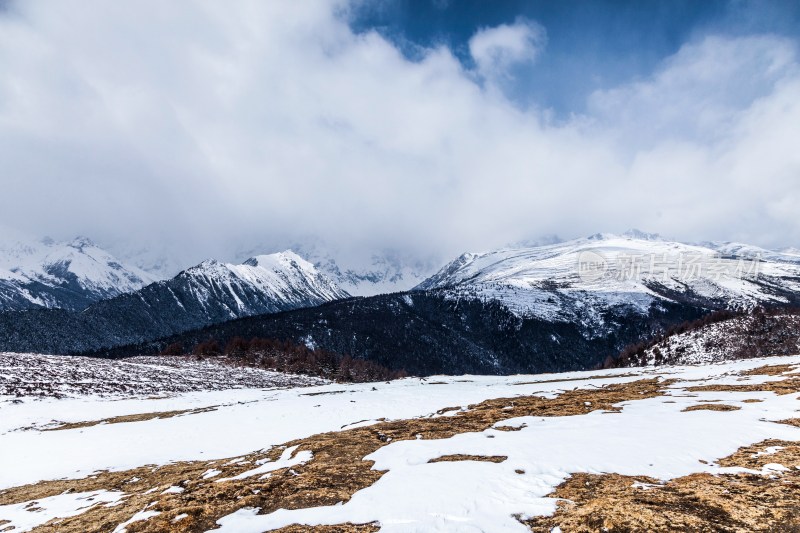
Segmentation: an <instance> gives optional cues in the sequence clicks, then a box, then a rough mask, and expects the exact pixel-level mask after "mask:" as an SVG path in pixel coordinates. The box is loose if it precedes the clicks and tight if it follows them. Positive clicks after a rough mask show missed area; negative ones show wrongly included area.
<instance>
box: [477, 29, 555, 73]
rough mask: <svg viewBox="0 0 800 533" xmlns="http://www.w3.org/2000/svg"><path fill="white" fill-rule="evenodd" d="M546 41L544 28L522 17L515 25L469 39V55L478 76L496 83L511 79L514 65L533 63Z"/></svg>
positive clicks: (483, 30) (487, 30)
mask: <svg viewBox="0 0 800 533" xmlns="http://www.w3.org/2000/svg"><path fill="white" fill-rule="evenodd" d="M546 42H547V32H546V31H545V29H544V28H543V27H542V26H541V25H539V24H537V23H536V22H534V21H531V20H527V19H525V18H521V17H520V18H518V19H517V20H516V21H515V22H514V23H513V24H501V25H499V26H495V27H492V28H483V29H481V30H480V31H478V32H477V33H476V34H475V35H473V36H472V38H471V39H470V40H469V52H470V54H471V55H472V59H473V60H474V61H475V66H476V68H477V71H478V73H479V74H480V75H481V76H483V77H484V78H485V79H488V80H493V79H497V78H503V77H506V76H508V75H509V73H510V70H511V69H512V67H514V66H517V65H520V64H525V63H533V62H534V61H535V60H536V58H537V57H538V55H539V54H540V53H541V51H542V49H543V48H544V46H545V44H546Z"/></svg>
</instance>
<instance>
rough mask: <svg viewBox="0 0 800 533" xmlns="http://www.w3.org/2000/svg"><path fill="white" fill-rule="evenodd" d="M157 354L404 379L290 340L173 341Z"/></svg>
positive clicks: (353, 378) (346, 378)
mask: <svg viewBox="0 0 800 533" xmlns="http://www.w3.org/2000/svg"><path fill="white" fill-rule="evenodd" d="M161 355H172V356H178V355H193V356H195V357H197V358H201V359H202V358H204V357H225V359H226V361H227V362H230V363H233V364H239V365H243V366H248V367H253V368H262V369H265V370H272V371H275V372H287V373H290V374H303V375H307V376H317V377H321V378H325V379H330V380H333V381H340V382H351V383H363V382H370V381H387V380H392V379H398V378H402V377H406V376H407V374H406V372H405V371H403V370H392V369H389V368H387V367H385V366H382V365H379V364H377V363H374V362H372V361H367V360H364V359H354V358H353V357H351V356H349V355H346V354H337V353H334V352H331V351H329V350H325V349H322V348H309V347H308V346H306V345H305V344H298V343H295V342H292V341H290V340H278V339H268V338H262V337H253V338H250V339H246V338H244V337H234V338H232V339H231V340H230V341H228V342H227V343H226V344H225V345H224V346H223V345H222V344H220V343H219V342H218V341H217V340H216V339H213V338H211V339H207V340H205V341H201V342H198V343H197V344H195V345H194V346H192V347H191V348H190V349H187V348H186V347H185V346H184V345H183V344H181V343H178V342H175V343H172V344H169V345H167V346H166V347H165V348H164V349H163V350H162V351H161Z"/></svg>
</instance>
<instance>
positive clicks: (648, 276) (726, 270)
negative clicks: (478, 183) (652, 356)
mask: <svg viewBox="0 0 800 533" xmlns="http://www.w3.org/2000/svg"><path fill="white" fill-rule="evenodd" d="M417 288H418V289H419V290H431V289H441V290H443V291H445V292H446V293H447V294H448V295H449V297H451V298H453V299H463V298H479V299H483V300H494V301H498V302H500V303H502V304H503V305H504V306H506V307H507V308H508V309H509V310H511V311H512V312H514V313H515V314H518V315H520V316H533V317H538V318H542V319H545V320H548V321H569V322H577V323H581V324H584V325H585V326H586V327H587V329H591V328H593V327H598V326H600V327H601V326H602V323H603V315H604V314H605V313H606V312H608V311H609V310H612V309H620V308H625V309H627V310H629V311H631V312H633V313H638V314H647V313H648V312H649V311H650V309H651V308H652V307H653V306H658V305H660V304H661V303H662V302H673V303H684V302H685V303H699V304H701V305H704V306H706V307H709V308H711V307H720V308H727V309H748V308H752V307H754V306H755V305H759V304H765V305H785V304H791V303H797V302H800V256H798V255H795V254H790V253H780V252H772V251H769V250H764V249H760V248H757V247H754V246H746V245H743V244H737V243H722V244H720V243H717V244H707V245H692V244H684V243H679V242H672V241H666V240H663V239H661V238H660V237H659V236H657V235H653V234H644V233H641V232H637V231H631V232H628V233H626V234H623V235H613V234H596V235H593V236H591V237H587V238H585V239H576V240H572V241H566V242H561V243H557V244H552V245H546V246H537V247H515V248H504V249H501V250H497V251H492V252H484V253H467V254H463V255H462V256H460V257H458V258H457V259H455V260H454V261H452V262H451V263H450V264H448V265H446V266H445V267H444V268H442V270H440V271H439V272H438V273H436V274H435V275H433V276H432V277H431V278H429V279H428V280H426V281H425V282H423V283H422V284H420V285H419V286H418V287H417Z"/></svg>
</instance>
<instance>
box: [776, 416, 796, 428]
mask: <svg viewBox="0 0 800 533" xmlns="http://www.w3.org/2000/svg"><path fill="white" fill-rule="evenodd" d="M778 423H779V424H788V425H790V426H794V427H796V428H800V418H788V419H786V420H778Z"/></svg>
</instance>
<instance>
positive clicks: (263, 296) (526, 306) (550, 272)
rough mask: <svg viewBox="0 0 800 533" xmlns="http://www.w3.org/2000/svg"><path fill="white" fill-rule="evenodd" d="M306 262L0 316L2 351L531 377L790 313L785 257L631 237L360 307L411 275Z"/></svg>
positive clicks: (490, 257)
mask: <svg viewBox="0 0 800 533" xmlns="http://www.w3.org/2000/svg"><path fill="white" fill-rule="evenodd" d="M309 258H310V259H312V260H314V259H316V261H315V262H316V265H315V264H312V262H310V261H306V260H305V259H303V258H301V257H300V256H299V255H297V254H295V253H294V252H291V251H286V252H282V253H279V254H272V255H268V256H264V255H261V256H254V257H252V258H250V259H248V260H246V261H244V262H243V263H241V264H225V263H220V262H216V261H206V262H203V263H201V264H200V265H197V266H195V267H193V268H190V269H187V270H185V271H183V272H181V273H179V274H178V275H177V276H175V277H174V278H171V279H169V280H162V281H158V282H155V283H151V284H150V285H147V286H144V287H141V288H138V289H136V290H134V291H133V292H128V293H124V294H119V295H116V296H115V297H113V298H110V299H104V300H100V301H97V302H96V303H93V304H91V305H89V306H88V307H86V308H85V309H84V310H82V311H81V312H75V311H74V310H70V308H66V309H29V310H27V311H17V312H6V313H2V314H0V350H9V351H41V352H47V353H95V354H97V353H101V354H105V355H128V354H131V353H154V352H157V351H159V350H161V349H163V348H164V346H166V345H167V344H171V343H179V344H180V345H181V346H183V347H184V349H185V350H191V349H192V346H193V345H194V344H197V343H199V342H203V341H206V340H208V339H209V338H214V339H215V340H218V341H219V342H221V343H223V344H224V343H225V342H227V341H229V340H231V339H232V338H234V337H237V336H240V337H268V338H278V339H289V340H293V341H294V342H298V343H305V344H306V345H307V346H309V347H320V348H325V349H326V350H329V351H333V352H336V353H339V354H349V355H352V356H353V357H356V358H363V359H369V360H373V361H375V362H377V363H380V364H381V365H383V366H386V367H388V368H394V369H401V368H402V369H405V370H407V371H409V372H412V373H417V374H430V373H461V372H479V373H498V374H499V373H513V372H541V371H558V370H569V369H578V368H587V367H592V366H595V365H597V364H599V363H600V362H602V361H603V360H604V359H605V358H606V357H608V356H612V355H616V354H617V353H619V351H620V350H621V349H622V348H623V347H624V346H626V345H628V344H630V343H632V342H637V341H640V340H642V339H644V338H647V337H649V336H652V335H654V334H658V333H659V332H661V331H664V330H665V329H667V328H669V327H670V326H671V325H674V324H677V323H679V322H683V321H686V320H692V319H697V318H699V317H702V316H703V315H705V314H707V313H708V312H710V311H712V310H719V309H734V310H742V309H750V308H753V307H755V306H759V305H764V306H772V307H774V306H790V305H798V304H799V303H800V254H797V253H795V252H794V251H791V250H787V251H783V252H775V251H769V250H764V249H761V248H758V247H754V246H748V245H743V244H737V243H702V244H685V243H680V242H674V241H669V240H665V239H662V238H661V237H659V236H657V235H653V234H646V233H642V232H628V233H626V234H622V235H613V234H596V235H593V236H590V237H587V238H583V239H575V240H571V241H565V242H555V243H552V242H551V243H550V244H544V245H528V244H519V245H514V246H509V247H505V248H502V249H499V250H493V251H488V252H478V253H466V254H463V255H461V256H460V257H458V258H456V259H455V260H453V261H452V262H450V263H449V264H447V265H445V266H444V267H443V268H441V269H440V270H439V271H438V272H435V273H433V274H432V275H431V276H430V277H428V278H427V279H424V280H423V281H421V282H420V283H418V284H417V285H416V286H414V287H412V288H411V290H405V291H400V292H392V293H391V294H378V295H372V296H360V297H351V294H350V293H349V292H348V291H347V290H345V289H344V288H342V287H341V286H340V285H339V283H338V281H341V280H342V279H344V280H345V281H347V280H350V281H349V282H347V285H346V287H348V288H353V287H356V289H359V288H360V289H361V290H360V291H359V290H355V291H354V292H356V293H359V292H361V293H362V294H363V293H364V291H366V292H367V293H369V292H370V291H368V290H366V289H365V286H364V285H362V283H367V282H368V283H372V284H373V285H372V286H371V290H372V291H374V290H375V289H376V288H377V287H389V289H387V290H391V289H394V290H396V289H397V288H398V287H402V286H403V284H408V283H409V281H410V279H411V278H413V277H414V276H413V275H409V278H405V277H402V281H401V282H399V283H398V282H397V279H400V278H396V279H395V282H394V284H392V282H391V276H389V278H388V280H387V278H386V277H383V278H380V277H378V278H375V279H373V280H372V281H369V278H368V277H366V278H358V277H352V276H350V275H349V274H346V272H348V271H347V270H344V271H343V270H342V269H341V268H338V265H337V264H336V262H335V260H333V259H332V258H330V257H328V260H327V261H326V260H325V258H324V257H323V256H322V254H317V256H316V257H309ZM375 264H378V265H380V264H381V263H380V262H378V263H375ZM409 264H411V263H409V262H404V261H403V260H398V261H396V262H394V263H391V266H390V267H389V268H385V269H384V272H385V273H389V272H395V273H396V272H398V271H402V269H403V268H404V267H403V265H409ZM320 265H326V266H325V267H324V268H323V267H321V266H320ZM417 266H420V265H417ZM411 270H412V271H414V272H421V271H423V270H425V268H422V267H420V268H419V269H411ZM337 272H338V274H337ZM332 278H333V279H332ZM383 282H387V283H388V285H381V283H383ZM73 309H74V308H73Z"/></svg>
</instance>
